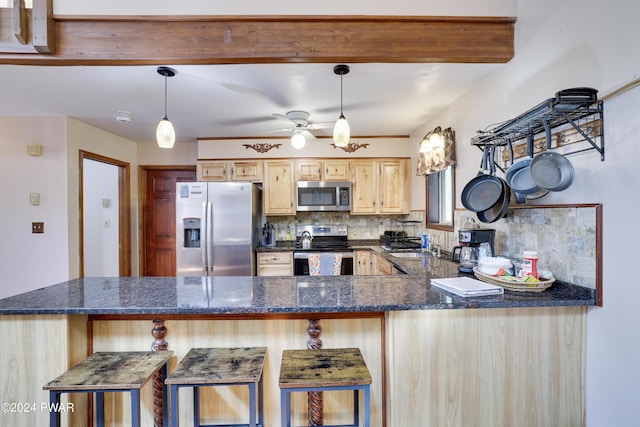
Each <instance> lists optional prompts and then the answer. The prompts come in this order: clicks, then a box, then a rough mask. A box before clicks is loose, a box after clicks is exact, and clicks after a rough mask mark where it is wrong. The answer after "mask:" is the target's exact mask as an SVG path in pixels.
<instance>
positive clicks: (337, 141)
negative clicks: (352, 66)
mask: <svg viewBox="0 0 640 427" xmlns="http://www.w3.org/2000/svg"><path fill="white" fill-rule="evenodd" d="M333 72H334V73H335V74H338V75H339V76H340V117H339V118H338V120H337V121H336V124H335V125H334V127H333V144H334V145H335V146H336V147H346V146H347V145H349V138H350V137H351V129H350V128H349V122H347V119H345V118H344V114H343V112H342V76H344V75H345V74H348V73H349V66H348V65H345V64H340V65H336V66H335V67H333Z"/></svg>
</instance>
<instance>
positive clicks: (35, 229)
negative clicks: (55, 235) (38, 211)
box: [31, 222, 44, 234]
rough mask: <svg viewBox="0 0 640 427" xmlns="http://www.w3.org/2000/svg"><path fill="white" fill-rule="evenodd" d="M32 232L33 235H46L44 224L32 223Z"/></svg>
mask: <svg viewBox="0 0 640 427" xmlns="http://www.w3.org/2000/svg"><path fill="white" fill-rule="evenodd" d="M31 232H32V233H34V234H35V233H38V234H40V233H44V222H32V223H31Z"/></svg>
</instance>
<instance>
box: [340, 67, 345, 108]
mask: <svg viewBox="0 0 640 427" xmlns="http://www.w3.org/2000/svg"><path fill="white" fill-rule="evenodd" d="M343 75H344V73H340V117H344V114H343V113H342V93H343V89H342V76H343Z"/></svg>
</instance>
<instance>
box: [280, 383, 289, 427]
mask: <svg viewBox="0 0 640 427" xmlns="http://www.w3.org/2000/svg"><path fill="white" fill-rule="evenodd" d="M290 398H291V397H290V395H289V392H288V391H287V390H284V389H283V390H280V405H282V406H281V407H280V424H281V426H282V427H291V401H290Z"/></svg>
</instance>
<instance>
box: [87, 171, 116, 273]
mask: <svg viewBox="0 0 640 427" xmlns="http://www.w3.org/2000/svg"><path fill="white" fill-rule="evenodd" d="M82 177H83V180H82V182H83V185H82V189H83V190H84V191H83V195H82V203H83V207H82V213H83V222H82V225H83V231H84V232H83V238H84V245H83V248H84V251H83V255H84V256H83V260H84V269H83V272H84V275H85V277H88V276H111V277H114V276H119V275H120V257H119V254H120V251H119V249H118V247H119V232H118V230H119V226H120V225H119V224H118V213H119V212H118V209H119V201H118V167H117V166H115V165H109V164H107V163H102V162H97V161H95V160H91V159H84V160H83V164H82Z"/></svg>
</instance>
